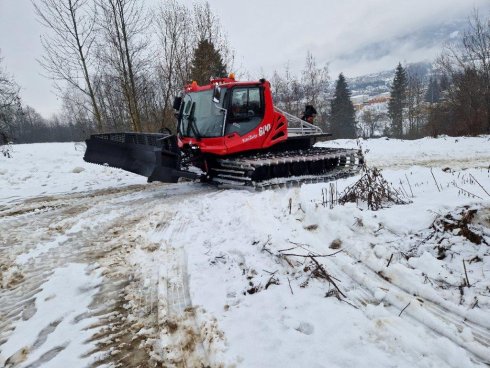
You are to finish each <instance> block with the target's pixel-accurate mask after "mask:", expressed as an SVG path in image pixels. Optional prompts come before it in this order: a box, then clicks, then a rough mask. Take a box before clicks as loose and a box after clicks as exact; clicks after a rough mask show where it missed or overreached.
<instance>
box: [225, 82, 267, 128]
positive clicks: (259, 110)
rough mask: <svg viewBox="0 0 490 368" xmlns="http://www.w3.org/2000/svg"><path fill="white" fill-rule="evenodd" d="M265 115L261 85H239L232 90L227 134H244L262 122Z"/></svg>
mask: <svg viewBox="0 0 490 368" xmlns="http://www.w3.org/2000/svg"><path fill="white" fill-rule="evenodd" d="M263 116H264V106H263V98H262V91H261V89H260V87H238V88H234V89H233V90H232V94H231V98H230V105H229V108H228V119H227V125H226V134H229V133H234V132H236V133H238V134H240V135H244V134H246V133H248V132H250V131H251V130H253V129H254V128H256V127H257V125H259V124H260V122H261V121H262V118H263Z"/></svg>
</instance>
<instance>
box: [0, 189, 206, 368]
mask: <svg viewBox="0 0 490 368" xmlns="http://www.w3.org/2000/svg"><path fill="white" fill-rule="evenodd" d="M203 191H204V192H206V191H207V190H206V188H205V187H202V186H199V185H197V186H196V185H188V186H184V188H182V187H180V186H173V187H172V186H166V187H163V188H162V186H148V187H144V188H141V186H131V187H126V188H119V189H109V190H103V191H96V192H94V193H84V194H76V195H73V196H70V195H62V196H56V197H49V198H46V197H42V198H37V199H29V200H27V201H25V202H22V203H18V204H16V205H15V207H12V208H1V209H0V227H2V228H4V229H8V231H2V232H1V234H3V235H0V260H1V261H2V265H6V268H7V269H2V270H0V272H2V275H3V276H6V277H9V280H7V281H6V280H3V281H2V276H0V281H2V285H5V288H2V289H0V298H1V299H2V304H1V306H0V317H1V318H0V321H1V322H0V351H1V345H3V344H4V343H5V342H6V341H7V340H8V338H9V336H10V335H11V334H12V333H13V331H14V327H15V325H16V323H18V322H19V321H20V320H24V319H25V320H28V319H29V318H30V317H31V316H32V315H33V314H35V313H36V311H35V302H34V301H35V297H36V294H37V293H38V292H39V291H40V288H41V287H42V285H43V283H45V282H46V280H48V279H49V277H50V276H51V275H52V273H53V272H54V270H55V269H56V268H58V267H61V266H63V265H65V264H67V263H70V262H76V263H85V264H90V265H92V268H94V269H95V268H99V269H100V271H101V272H102V274H103V275H104V282H103V284H102V285H100V286H99V290H98V292H97V294H96V296H95V297H94V301H93V303H92V305H91V306H90V310H89V311H87V312H86V313H84V314H83V315H81V316H79V320H84V319H89V318H96V319H97V322H96V323H94V324H92V325H91V326H90V328H89V329H90V330H93V337H92V339H90V341H91V343H92V344H93V345H94V346H95V348H94V349H93V350H92V351H89V352H87V353H86V354H85V355H84V357H86V358H92V360H93V357H96V358H97V359H98V361H97V362H95V363H94V366H99V365H102V364H111V365H115V366H124V367H145V366H150V365H152V366H159V365H161V362H159V357H158V355H159V353H161V352H160V351H159V349H158V346H157V345H158V344H157V340H158V338H159V328H160V326H159V317H158V308H157V304H158V296H159V294H158V278H157V280H156V281H151V280H150V281H151V282H150V283H149V284H148V285H145V282H146V278H145V275H144V274H143V272H142V270H141V269H139V267H140V265H129V264H128V260H127V253H128V252H130V251H131V250H132V249H134V248H135V247H136V246H138V247H141V248H149V249H154V248H155V245H154V244H151V241H149V240H148V239H147V237H145V236H142V234H145V233H150V232H151V231H152V230H153V229H152V227H151V225H152V224H151V223H149V222H148V221H146V217H147V216H148V213H149V212H151V210H152V209H154V208H156V207H158V206H159V205H160V204H161V203H162V202H163V203H165V201H167V198H170V199H169V201H172V202H174V201H178V200H179V196H180V197H182V196H186V197H187V196H189V195H199V194H200V193H202V192H203ZM135 197H136V198H135ZM180 200H181V199H180ZM46 203H47V205H45V204H46ZM42 206H46V207H42ZM40 207H42V210H39V208H40ZM47 208H49V210H47ZM36 209H38V210H37V211H36ZM157 212H158V211H157ZM67 216H68V217H69V219H68V220H67ZM53 224H55V225H57V224H60V226H53ZM82 225H83V226H82ZM41 234H43V236H44V238H43V239H45V240H46V241H56V240H57V239H59V236H60V234H61V235H66V234H68V235H67V236H66V239H65V240H63V241H60V242H59V243H57V244H54V246H53V247H52V248H50V249H45V250H44V251H41V252H39V254H36V256H35V257H31V258H27V261H26V263H25V265H22V264H20V265H19V264H18V262H16V260H17V259H18V257H19V256H22V255H25V254H26V253H29V252H31V253H33V250H34V251H35V250H36V249H37V247H39V237H38V236H40V235H41ZM41 250H42V249H41ZM2 267H3V266H2ZM4 268H5V267H4ZM9 268H15V269H16V272H17V274H16V273H15V272H14V273H12V272H10V271H9ZM6 272H10V274H9V275H6ZM16 275H17V276H16ZM4 281H5V282H4ZM53 328H54V329H55V328H56V326H54V327H53ZM42 331H50V327H49V324H47V326H45V327H43V329H42V330H41V331H39V333H40V336H41V335H43V332H42ZM33 333H35V332H34V331H33ZM46 333H47V332H46ZM39 341H40V342H39V343H38V344H35V346H33V347H31V349H34V350H38V349H41V350H42V349H43V343H42V339H41V340H39ZM0 355H1V354H0ZM55 355H56V354H54V355H53V353H50V352H49V351H48V352H45V354H44V355H42V356H43V357H44V359H48V358H49V359H52V358H55ZM5 358H8V357H3V358H2V359H5ZM160 358H161V357H160ZM37 363H38V364H42V361H41V362H37ZM14 366H18V365H14Z"/></svg>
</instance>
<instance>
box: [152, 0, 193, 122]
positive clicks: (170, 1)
mask: <svg viewBox="0 0 490 368" xmlns="http://www.w3.org/2000/svg"><path fill="white" fill-rule="evenodd" d="M156 30H157V35H158V40H159V46H160V49H159V51H160V52H159V58H158V59H159V62H158V66H157V72H158V79H159V81H160V83H159V84H160V89H161V93H162V99H163V106H162V108H163V116H162V124H161V126H162V127H165V125H166V124H165V121H166V120H170V119H171V116H172V106H171V100H172V97H173V96H176V95H177V94H179V92H180V91H181V90H182V86H183V85H184V84H186V83H187V81H188V78H189V74H190V68H191V61H192V51H193V49H194V46H195V44H194V33H193V29H192V15H191V12H190V10H189V9H188V8H187V7H186V6H185V5H182V4H180V3H179V2H178V1H176V0H167V1H164V2H162V3H161V5H160V7H159V10H158V17H157V22H156ZM166 127H168V126H166Z"/></svg>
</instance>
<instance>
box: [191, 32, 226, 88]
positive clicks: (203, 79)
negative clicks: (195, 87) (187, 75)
mask: <svg viewBox="0 0 490 368" xmlns="http://www.w3.org/2000/svg"><path fill="white" fill-rule="evenodd" d="M224 76H226V65H224V64H223V59H222V57H221V55H220V53H219V51H218V50H216V49H215V48H214V45H213V44H212V43H211V42H210V41H208V40H201V41H199V43H198V45H197V47H196V49H195V50H194V57H193V59H192V65H191V80H193V81H196V82H197V83H198V84H200V85H203V84H207V83H209V80H210V79H211V78H213V77H214V78H219V77H224Z"/></svg>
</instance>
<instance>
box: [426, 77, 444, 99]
mask: <svg viewBox="0 0 490 368" xmlns="http://www.w3.org/2000/svg"><path fill="white" fill-rule="evenodd" d="M440 99H441V89H440V86H439V83H438V82H437V79H436V78H432V77H431V78H430V81H429V87H428V88H427V93H426V94H425V102H429V103H437V102H439V100H440Z"/></svg>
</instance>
